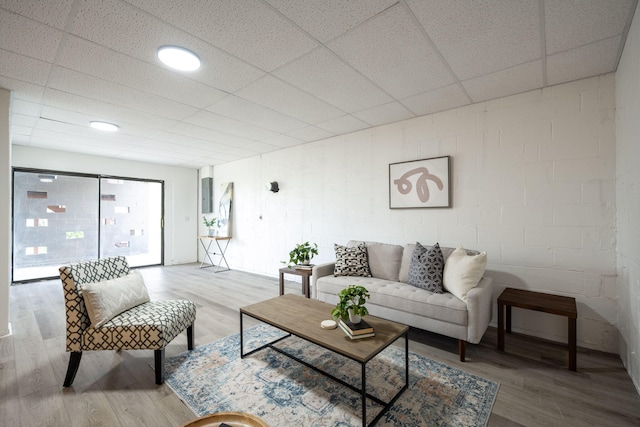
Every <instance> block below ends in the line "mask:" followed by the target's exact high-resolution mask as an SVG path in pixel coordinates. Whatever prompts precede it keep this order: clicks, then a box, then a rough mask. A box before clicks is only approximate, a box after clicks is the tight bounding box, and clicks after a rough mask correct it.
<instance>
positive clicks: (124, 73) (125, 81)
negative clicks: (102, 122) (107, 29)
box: [58, 36, 224, 108]
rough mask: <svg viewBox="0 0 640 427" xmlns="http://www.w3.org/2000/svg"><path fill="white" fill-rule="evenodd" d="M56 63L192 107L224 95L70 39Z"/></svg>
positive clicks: (202, 106)
mask: <svg viewBox="0 0 640 427" xmlns="http://www.w3.org/2000/svg"><path fill="white" fill-rule="evenodd" d="M58 64H59V65H60V66H62V67H65V68H69V69H72V70H76V71H79V72H82V73H84V74H87V75H90V76H94V77H99V78H101V79H103V80H107V81H110V82H113V83H117V84H119V85H123V86H127V87H130V88H133V89H137V90H141V91H143V92H147V93H152V94H155V93H158V94H162V96H163V97H165V98H169V99H172V100H175V101H178V102H181V103H183V104H186V105H191V106H193V107H196V108H204V107H206V106H208V105H210V104H211V103H212V102H215V101H216V100H218V99H220V98H222V97H223V96H224V92H221V91H219V90H217V89H214V88H212V87H210V86H207V85H204V84H202V83H199V82H197V81H194V80H192V79H189V78H188V77H186V76H184V75H182V74H177V73H175V72H171V71H169V70H167V69H164V68H159V67H156V66H154V65H152V64H149V63H146V62H143V61H140V60H137V59H135V58H132V57H130V56H128V55H124V54H122V53H119V52H115V51H113V50H111V49H108V48H106V47H103V46H100V45H97V44H95V43H92V42H89V41H86V40H83V39H80V38H78V37H73V36H69V37H68V39H67V41H66V43H65V46H64V48H63V49H62V51H61V53H60V58H59V60H58Z"/></svg>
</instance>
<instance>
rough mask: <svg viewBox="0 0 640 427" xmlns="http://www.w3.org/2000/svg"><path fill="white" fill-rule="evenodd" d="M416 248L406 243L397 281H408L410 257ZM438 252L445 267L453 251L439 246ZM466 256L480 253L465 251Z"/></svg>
mask: <svg viewBox="0 0 640 427" xmlns="http://www.w3.org/2000/svg"><path fill="white" fill-rule="evenodd" d="M430 247H431V246H425V248H427V249H429V248H430ZM415 248H416V245H415V243H408V244H406V245H405V246H404V251H403V252H402V261H401V262H400V272H399V273H398V281H399V282H404V283H407V281H408V280H409V267H410V266H411V257H412V256H413V250H414V249H415ZM440 250H441V251H442V257H443V258H444V264H445V265H447V259H448V258H449V256H450V255H451V254H452V253H453V251H454V250H455V249H454V248H448V247H445V246H441V247H440ZM466 251H467V255H478V254H479V253H480V252H478V251H474V250H473V249H467V250H466Z"/></svg>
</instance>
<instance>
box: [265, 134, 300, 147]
mask: <svg viewBox="0 0 640 427" xmlns="http://www.w3.org/2000/svg"><path fill="white" fill-rule="evenodd" d="M262 142H264V143H266V144H270V145H274V146H276V147H279V148H288V147H294V146H296V145H300V144H304V143H305V142H304V141H302V140H301V139H298V138H294V137H292V136H288V135H276V136H272V137H271V138H265V139H264V140H262Z"/></svg>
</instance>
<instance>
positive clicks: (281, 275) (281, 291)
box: [280, 271, 284, 295]
mask: <svg viewBox="0 0 640 427" xmlns="http://www.w3.org/2000/svg"><path fill="white" fill-rule="evenodd" d="M280 295H284V274H283V273H282V271H281V272H280Z"/></svg>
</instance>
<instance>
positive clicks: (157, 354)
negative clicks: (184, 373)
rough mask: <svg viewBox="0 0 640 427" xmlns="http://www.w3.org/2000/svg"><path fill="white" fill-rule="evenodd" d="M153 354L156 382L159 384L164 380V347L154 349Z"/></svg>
mask: <svg viewBox="0 0 640 427" xmlns="http://www.w3.org/2000/svg"><path fill="white" fill-rule="evenodd" d="M153 355H154V359H155V360H154V362H155V367H156V384H158V385H160V384H162V383H163V382H164V348H161V349H160V350H154V351H153Z"/></svg>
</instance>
